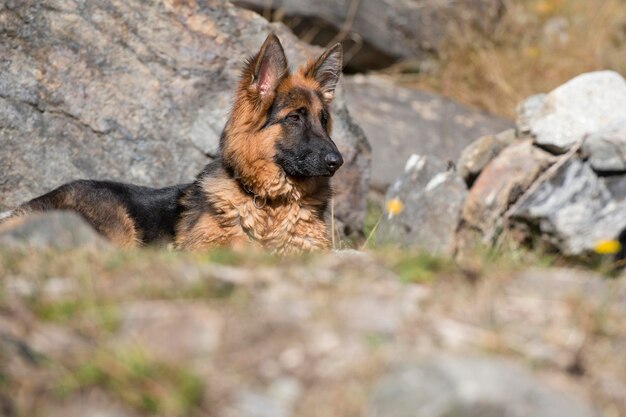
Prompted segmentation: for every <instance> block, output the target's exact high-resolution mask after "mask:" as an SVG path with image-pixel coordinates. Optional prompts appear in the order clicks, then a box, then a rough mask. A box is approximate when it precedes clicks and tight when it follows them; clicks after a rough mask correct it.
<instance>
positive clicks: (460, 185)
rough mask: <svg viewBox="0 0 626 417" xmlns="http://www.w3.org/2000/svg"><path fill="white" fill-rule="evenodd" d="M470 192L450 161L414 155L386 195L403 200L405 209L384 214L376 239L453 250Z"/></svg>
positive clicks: (440, 251) (441, 251) (446, 251)
mask: <svg viewBox="0 0 626 417" xmlns="http://www.w3.org/2000/svg"><path fill="white" fill-rule="evenodd" d="M466 194H467V188H466V186H465V183H464V182H463V180H462V179H461V177H459V176H458V175H457V174H456V172H454V171H452V170H450V169H449V168H448V165H447V164H446V163H444V162H442V161H440V160H439V159H437V158H435V157H425V156H419V155H413V156H411V157H410V158H409V160H408V161H407V164H406V167H405V172H404V174H403V175H402V176H400V177H399V178H398V179H397V180H396V182H395V183H394V184H393V185H392V186H391V187H389V190H388V192H387V196H386V200H387V201H393V200H397V201H398V202H399V203H401V204H402V210H394V211H393V212H388V213H386V214H385V215H384V217H383V218H382V220H381V222H380V225H379V227H378V230H377V231H376V235H375V239H376V242H377V243H379V244H400V245H403V246H408V247H413V248H419V249H421V250H424V251H428V252H431V253H435V254H451V253H452V251H453V250H454V244H455V231H456V227H457V224H458V222H459V218H460V211H461V206H462V204H463V200H464V199H465V196H466ZM393 207H399V204H395V205H394V206H393Z"/></svg>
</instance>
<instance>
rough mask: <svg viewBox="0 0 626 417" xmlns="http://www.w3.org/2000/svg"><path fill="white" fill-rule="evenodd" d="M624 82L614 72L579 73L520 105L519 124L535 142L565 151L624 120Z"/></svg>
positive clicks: (625, 98)
mask: <svg viewBox="0 0 626 417" xmlns="http://www.w3.org/2000/svg"><path fill="white" fill-rule="evenodd" d="M624 108H626V81H625V80H624V78H622V76H621V75H619V74H618V73H616V72H613V71H598V72H591V73H587V74H582V75H579V76H578V77H575V78H574V79H572V80H570V81H568V82H567V83H565V84H563V85H561V86H560V87H558V88H556V89H555V90H553V91H552V92H550V93H549V94H547V95H545V96H533V97H531V98H530V99H529V101H527V102H526V103H524V104H522V106H521V109H520V112H521V113H522V114H523V115H522V116H521V117H520V118H521V123H520V125H519V126H518V128H519V130H520V131H526V130H528V131H529V133H530V134H531V135H532V136H533V137H534V139H535V143H536V144H538V145H540V146H542V147H544V148H546V149H549V150H550V151H552V152H557V153H560V152H565V151H567V150H568V149H569V148H570V147H571V146H572V145H574V144H576V143H578V142H581V141H582V140H583V139H584V138H585V137H586V136H588V135H589V134H592V133H595V132H597V131H599V130H602V129H604V128H607V127H609V126H611V125H613V124H615V123H617V122H626V116H625V115H624V112H623V110H622V109H624Z"/></svg>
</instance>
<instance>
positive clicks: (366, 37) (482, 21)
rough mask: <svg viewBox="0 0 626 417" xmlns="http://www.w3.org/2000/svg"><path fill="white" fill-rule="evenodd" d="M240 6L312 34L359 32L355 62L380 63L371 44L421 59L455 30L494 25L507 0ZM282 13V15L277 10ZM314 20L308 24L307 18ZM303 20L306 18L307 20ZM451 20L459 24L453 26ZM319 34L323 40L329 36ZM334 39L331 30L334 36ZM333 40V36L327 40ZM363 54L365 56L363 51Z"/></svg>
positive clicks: (251, 1) (248, 1)
mask: <svg viewBox="0 0 626 417" xmlns="http://www.w3.org/2000/svg"><path fill="white" fill-rule="evenodd" d="M235 2H236V4H239V5H242V6H246V7H250V8H252V9H254V10H258V11H260V12H267V11H268V9H269V11H272V9H273V11H274V12H275V14H276V15H278V16H287V17H288V18H290V17H291V18H294V20H295V19H297V20H296V22H297V25H296V24H295V22H294V26H302V27H303V28H304V32H307V29H308V28H312V30H310V31H308V33H307V36H310V34H311V33H313V32H314V31H315V30H317V31H318V32H319V31H320V27H323V26H324V25H330V26H331V27H333V28H334V32H335V33H336V32H345V33H346V34H349V33H355V34H357V35H358V37H359V39H362V40H363V42H362V43H364V44H365V47H363V45H361V47H360V48H359V51H358V52H357V55H356V57H355V59H356V60H359V61H365V62H363V64H365V65H367V66H370V67H371V66H374V67H377V62H376V60H373V59H367V57H364V56H363V55H366V53H364V52H365V51H367V49H368V46H369V45H371V47H372V48H374V49H375V50H376V51H377V52H378V53H377V54H376V55H375V57H376V56H378V57H380V56H382V57H388V58H391V59H398V58H413V57H422V56H424V55H425V54H428V53H432V51H433V50H437V49H438V48H439V47H440V45H441V44H442V43H443V42H445V40H446V38H447V36H448V35H452V36H454V35H456V34H457V32H455V29H456V30H458V29H459V28H461V29H462V30H463V29H467V28H468V27H470V26H471V27H473V28H477V27H478V28H481V29H482V30H484V31H486V32H489V31H491V30H493V29H494V28H495V25H496V24H497V22H498V21H499V20H500V17H501V15H502V13H503V11H504V2H503V1H502V0H463V1H460V0H453V1H431V0H359V1H354V0H317V1H311V0H271V1H267V0H236V1H235ZM276 12H277V13H276ZM307 19H308V20H310V21H311V24H310V25H306V24H305V23H306V20H307ZM303 20H304V21H305V22H303ZM450 22H454V23H455V24H454V25H451V24H450ZM328 36H329V35H328V34H326V36H320V38H326V37H328ZM330 37H332V34H331V35H330ZM323 40H326V41H328V39H323ZM359 52H360V53H361V54H359Z"/></svg>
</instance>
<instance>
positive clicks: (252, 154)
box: [221, 34, 343, 197]
mask: <svg viewBox="0 0 626 417" xmlns="http://www.w3.org/2000/svg"><path fill="white" fill-rule="evenodd" d="M341 66H342V48H341V45H339V44H337V45H335V46H333V47H332V48H330V49H328V50H326V51H325V52H324V53H323V54H322V55H320V56H319V57H318V58H317V59H316V60H314V61H311V62H309V63H307V64H306V65H304V66H302V67H300V68H299V69H298V71H297V72H295V73H293V74H290V73H289V69H288V66H287V58H286V57H285V53H284V51H283V47H282V45H281V44H280V41H279V40H278V38H277V37H276V36H275V35H274V34H270V35H269V36H268V37H267V39H266V40H265V42H264V43H263V46H261V49H260V50H259V52H258V53H257V54H256V55H255V56H254V57H253V58H251V59H249V60H248V62H247V63H246V66H245V68H244V71H243V73H242V77H241V81H240V84H239V88H238V89H237V94H236V98H235V104H234V107H233V112H232V114H231V116H230V119H229V121H228V123H227V125H226V128H225V129H224V134H223V135H222V140H221V151H222V159H223V160H224V163H225V165H226V166H227V167H228V168H230V169H232V170H233V172H234V173H235V175H236V176H237V177H239V178H241V179H242V181H243V182H244V184H245V185H246V186H247V187H250V188H251V189H252V190H253V191H254V193H255V194H258V195H264V196H268V197H276V196H278V195H281V194H288V193H289V192H291V190H292V188H293V185H294V184H311V183H314V182H315V179H316V178H317V179H319V178H324V177H330V176H332V175H333V174H334V173H335V171H337V169H339V167H340V166H341V165H342V164H343V158H342V156H341V154H340V153H339V151H338V149H337V146H336V145H335V143H334V142H333V141H332V139H331V137H330V134H331V128H332V119H331V115H330V109H329V106H330V103H331V102H332V100H333V97H334V93H335V87H336V86H337V82H338V80H339V76H340V74H341ZM326 182H327V181H326Z"/></svg>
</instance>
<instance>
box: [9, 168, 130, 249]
mask: <svg viewBox="0 0 626 417" xmlns="http://www.w3.org/2000/svg"><path fill="white" fill-rule="evenodd" d="M49 210H69V211H73V212H75V213H77V214H78V215H80V216H82V217H83V218H84V219H85V220H86V221H87V223H89V224H90V225H91V226H92V227H93V228H94V229H96V231H98V232H99V233H100V234H102V235H104V236H106V237H107V238H109V239H110V240H112V241H113V242H114V243H116V244H118V245H120V246H124V247H129V246H135V245H136V244H137V243H138V242H139V240H138V237H137V231H136V229H135V225H134V222H133V221H132V220H131V219H130V217H129V214H128V213H127V211H126V210H125V208H124V207H123V205H122V204H121V203H120V201H119V199H118V198H116V196H115V195H114V194H113V193H112V191H111V190H110V189H108V188H106V187H104V186H99V185H98V183H97V182H96V181H90V180H77V181H73V182H70V183H67V184H64V185H62V186H60V187H59V188H56V189H54V190H52V191H50V192H49V193H46V194H44V195H42V196H39V197H37V198H34V199H32V200H30V201H28V202H26V203H24V204H22V205H21V206H19V207H18V208H16V209H15V210H13V211H12V212H9V213H8V214H6V217H2V216H0V222H3V221H5V220H7V219H9V218H14V217H19V216H23V215H27V214H29V213H36V212H43V211H49ZM3 215H4V213H3Z"/></svg>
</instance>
